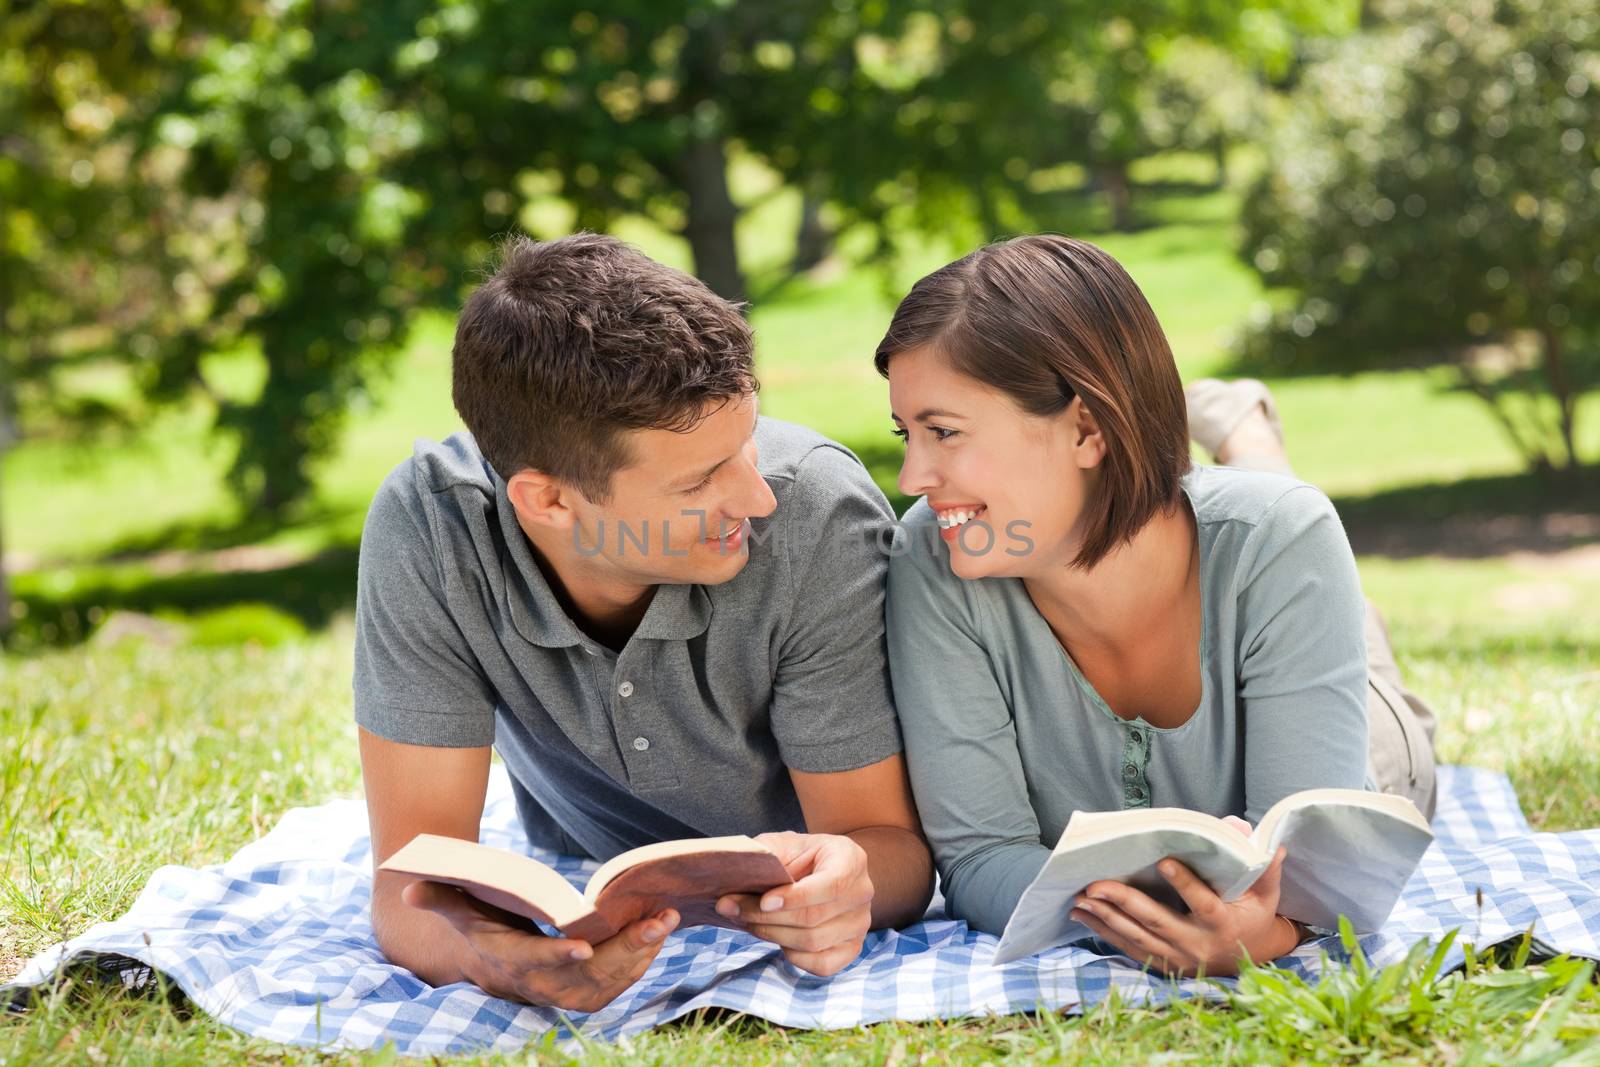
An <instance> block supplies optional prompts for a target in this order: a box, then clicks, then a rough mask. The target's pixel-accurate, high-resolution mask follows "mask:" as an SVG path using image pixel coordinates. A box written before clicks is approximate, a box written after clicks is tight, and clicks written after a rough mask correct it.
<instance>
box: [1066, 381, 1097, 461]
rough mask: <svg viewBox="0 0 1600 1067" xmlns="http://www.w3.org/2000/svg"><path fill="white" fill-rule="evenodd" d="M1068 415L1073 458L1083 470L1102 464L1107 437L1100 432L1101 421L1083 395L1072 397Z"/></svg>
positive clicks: (1068, 406)
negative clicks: (1085, 401) (1090, 408)
mask: <svg viewBox="0 0 1600 1067" xmlns="http://www.w3.org/2000/svg"><path fill="white" fill-rule="evenodd" d="M1066 415H1067V424H1068V426H1069V427H1070V428H1071V433H1072V458H1073V459H1074V460H1076V461H1077V464H1078V466H1079V467H1080V468H1082V469H1083V470H1089V469H1091V468H1094V467H1098V466H1100V463H1101V461H1102V460H1104V459H1105V458H1106V439H1105V438H1104V437H1102V436H1101V434H1100V421H1099V420H1098V419H1096V418H1095V417H1094V412H1092V411H1090V410H1089V408H1088V406H1087V405H1085V404H1084V402H1083V397H1081V396H1075V397H1073V398H1072V403H1070V404H1068V405H1067V411H1066Z"/></svg>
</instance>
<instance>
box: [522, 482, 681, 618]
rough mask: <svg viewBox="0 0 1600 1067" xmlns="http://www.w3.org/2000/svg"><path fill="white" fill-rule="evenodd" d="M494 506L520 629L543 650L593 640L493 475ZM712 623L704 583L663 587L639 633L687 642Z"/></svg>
mask: <svg viewBox="0 0 1600 1067" xmlns="http://www.w3.org/2000/svg"><path fill="white" fill-rule="evenodd" d="M493 479H494V487H495V510H496V511H497V512H499V515H500V531H501V534H502V535H503V538H504V541H505V545H506V551H507V553H508V554H509V556H510V562H511V567H509V568H507V573H506V576H507V579H508V580H507V582H506V599H507V601H508V603H507V605H506V607H507V611H508V613H509V614H510V616H511V621H512V623H513V624H514V625H515V626H516V628H517V632H518V633H520V634H522V636H523V638H524V639H525V640H527V641H528V642H529V643H531V644H535V645H539V646H540V647H542V648H568V647H571V646H573V645H581V644H585V643H586V642H587V641H588V639H587V638H586V637H584V635H583V632H582V631H580V630H579V629H578V626H577V624H576V623H574V622H573V621H572V619H571V618H569V617H568V616H567V613H566V611H565V610H564V609H563V608H562V607H561V603H560V601H558V600H557V599H556V595H555V593H554V592H553V591H552V590H551V588H550V583H549V581H548V580H547V579H546V578H545V576H544V571H543V570H541V569H540V567H539V561H538V560H537V559H536V558H535V557H534V553H533V544H532V543H531V542H530V541H529V540H528V535H527V534H526V533H524V532H523V530H522V526H521V524H520V523H518V522H517V513H516V509H514V508H513V507H512V506H511V499H510V497H509V496H507V494H506V483H505V482H504V481H503V480H502V479H501V478H500V475H499V474H498V473H494V474H493ZM710 625H711V596H710V594H708V593H707V592H706V590H705V587H704V586H701V585H658V586H656V595H655V596H654V597H653V598H652V599H651V601H650V607H649V608H648V609H647V610H646V611H645V614H644V618H643V619H641V620H640V622H639V626H638V629H636V630H635V631H634V636H635V637H642V638H645V639H647V640H654V641H688V640H690V639H691V638H695V637H699V636H700V635H701V634H703V633H705V632H706V629H707V628H708V627H709V626H710Z"/></svg>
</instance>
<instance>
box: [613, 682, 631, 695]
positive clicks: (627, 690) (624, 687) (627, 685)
mask: <svg viewBox="0 0 1600 1067" xmlns="http://www.w3.org/2000/svg"><path fill="white" fill-rule="evenodd" d="M617 693H618V695H620V696H625V697H631V696H633V683H632V682H623V683H622V684H621V685H619V686H617Z"/></svg>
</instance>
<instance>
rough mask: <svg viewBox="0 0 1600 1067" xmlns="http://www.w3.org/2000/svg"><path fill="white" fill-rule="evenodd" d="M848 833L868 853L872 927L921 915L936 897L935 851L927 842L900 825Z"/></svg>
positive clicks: (899, 923) (897, 923) (893, 924)
mask: <svg viewBox="0 0 1600 1067" xmlns="http://www.w3.org/2000/svg"><path fill="white" fill-rule="evenodd" d="M848 836H849V837H850V839H851V840H852V841H854V842H855V843H856V844H858V845H860V846H861V850H862V851H863V852H865V853H866V854H867V873H868V875H869V876H870V877H871V878H872V928H873V929H874V930H880V929H883V928H884V927H896V926H905V925H906V924H908V923H913V922H916V921H917V920H918V919H920V918H922V914H923V912H925V911H927V910H928V901H929V900H930V899H931V898H932V897H933V854H932V853H931V852H929V851H928V843H927V842H926V841H924V840H923V839H922V838H921V837H920V836H918V835H917V834H915V833H913V832H912V831H910V830H906V829H904V828H902V827H899V826H866V827H863V828H861V829H860V830H853V831H851V832H850V834H849V835H848Z"/></svg>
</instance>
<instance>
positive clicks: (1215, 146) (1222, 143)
mask: <svg viewBox="0 0 1600 1067" xmlns="http://www.w3.org/2000/svg"><path fill="white" fill-rule="evenodd" d="M1211 152H1212V155H1213V156H1214V157H1215V159H1216V161H1217V188H1218V189H1221V188H1223V187H1225V186H1226V185H1227V184H1228V139H1227V138H1226V137H1224V136H1222V135H1221V134H1220V133H1219V134H1217V138H1216V140H1214V141H1212V142H1211Z"/></svg>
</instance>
